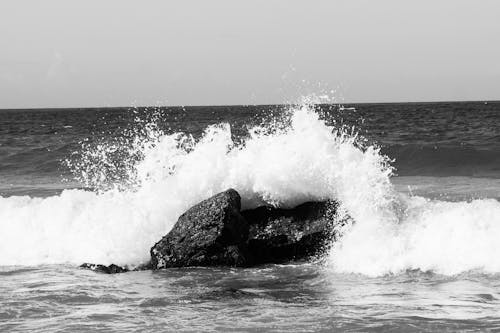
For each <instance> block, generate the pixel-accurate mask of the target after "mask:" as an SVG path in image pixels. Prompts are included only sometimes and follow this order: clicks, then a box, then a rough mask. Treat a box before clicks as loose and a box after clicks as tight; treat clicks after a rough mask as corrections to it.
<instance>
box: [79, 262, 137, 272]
mask: <svg viewBox="0 0 500 333" xmlns="http://www.w3.org/2000/svg"><path fill="white" fill-rule="evenodd" d="M80 268H85V269H90V270H92V271H94V272H98V273H105V274H116V273H125V272H128V271H129V270H128V269H127V268H126V267H122V266H118V265H115V264H111V265H109V266H105V265H99V264H89V263H84V264H82V265H80Z"/></svg>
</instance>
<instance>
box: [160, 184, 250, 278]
mask: <svg viewBox="0 0 500 333" xmlns="http://www.w3.org/2000/svg"><path fill="white" fill-rule="evenodd" d="M240 209H241V198H240V195H239V194H238V192H236V191H235V190H233V189H229V190H227V191H225V192H222V193H219V194H217V195H215V196H213V197H211V198H209V199H207V200H204V201H202V202H200V203H199V204H197V205H195V206H193V207H191V208H190V209H189V210H188V211H186V212H185V213H184V214H182V215H181V216H180V217H179V219H178V221H177V223H176V224H175V225H174V227H173V228H172V230H171V231H170V232H169V233H168V234H167V235H166V236H164V237H163V238H162V239H161V240H160V241H159V242H158V243H156V244H155V245H154V246H153V247H152V248H151V265H152V268H153V269H159V268H168V267H185V266H244V265H246V264H247V263H248V262H249V261H250V259H249V258H248V251H247V248H246V240H247V238H248V230H249V228H248V224H247V222H246V220H245V219H244V218H243V217H242V216H241V214H240Z"/></svg>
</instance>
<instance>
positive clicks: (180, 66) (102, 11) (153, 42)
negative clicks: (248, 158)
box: [0, 0, 500, 108]
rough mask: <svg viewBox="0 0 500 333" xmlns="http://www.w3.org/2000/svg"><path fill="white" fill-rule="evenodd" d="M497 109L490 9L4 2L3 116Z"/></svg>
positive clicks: (454, 0) (111, 0)
mask: <svg viewBox="0 0 500 333" xmlns="http://www.w3.org/2000/svg"><path fill="white" fill-rule="evenodd" d="M325 92H326V93H328V94H329V95H330V96H333V97H334V98H335V99H336V100H337V101H338V102H342V103H350V102H415V101H450V100H496V99H500V1H498V0H418V1H416V0H412V1H407V0H377V1H374V0H325V1H321V0H310V1H306V0H301V1H297V0H247V1H240V0H210V1H208V0H199V1H195V0H182V1H179V0H176V1H170V0H159V1H154V0H141V1H139V0H136V1H131V0H44V1H40V0H2V1H0V108H31V107H92V106H140V105H228V104H229V105H231V104H274V103H286V102H293V101H296V100H297V99H298V98H299V97H300V96H302V95H308V94H311V93H316V94H323V93H325Z"/></svg>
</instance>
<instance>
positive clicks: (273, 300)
mask: <svg viewBox="0 0 500 333" xmlns="http://www.w3.org/2000/svg"><path fill="white" fill-rule="evenodd" d="M492 104H494V103H491V104H488V105H486V106H485V105H484V104H480V103H448V104H446V103H444V104H443V105H441V107H440V108H439V109H434V108H432V107H430V108H429V105H428V104H415V105H413V104H412V105H410V106H409V107H408V108H406V109H405V105H393V108H392V109H389V110H382V111H381V110H380V108H381V107H382V106H378V105H375V106H372V107H373V109H369V108H368V109H363V108H362V107H359V109H356V110H338V109H327V110H324V109H321V107H318V109H314V108H315V107H311V106H303V107H301V108H298V109H295V110H294V111H293V112H292V113H291V118H289V119H288V120H287V119H284V120H285V121H284V120H283V118H280V117H277V115H279V113H280V112H281V111H282V110H281V109H280V110H275V109H272V110H266V109H258V108H252V107H250V108H245V109H238V108H236V109H232V110H230V112H227V109H226V108H221V109H217V108H216V109H211V108H201V109H200V110H198V111H199V112H198V113H196V112H194V111H193V110H190V111H182V110H178V112H173V113H161V112H160V113H157V114H154V113H147V114H146V113H141V112H140V111H139V112H135V113H134V112H133V110H132V111H127V110H121V111H116V112H115V111H113V112H111V113H106V112H102V113H101V112H97V113H90V114H87V113H85V114H83V113H79V112H75V111H71V110H67V111H57V112H55V111H49V112H45V113H37V112H31V113H29V114H26V113H25V114H23V113H22V112H21V113H2V112H0V123H1V124H2V125H6V124H8V126H2V127H1V128H2V131H3V132H2V134H3V135H2V137H1V138H0V180H1V181H2V182H3V183H2V184H1V186H0V191H1V193H2V197H1V198H0V221H1V222H2V223H1V224H0V228H2V230H1V232H0V235H2V236H0V237H2V238H1V241H0V264H1V266H0V276H2V279H3V281H4V284H3V285H2V287H1V292H0V293H1V294H2V295H3V296H2V297H1V298H0V305H2V307H1V308H2V309H5V310H1V311H0V318H1V319H2V321H3V322H2V323H0V329H5V330H12V331H16V330H17V331H26V330H30V328H31V329H32V328H34V327H37V328H39V329H40V330H42V331H44V330H45V331H53V330H57V329H61V330H64V329H67V330H78V329H81V330H85V329H107V328H111V326H109V322H113V323H114V324H113V325H116V324H117V323H120V325H122V326H121V327H122V328H123V329H124V330H126V329H132V328H133V327H135V328H136V327H137V325H141V327H143V328H144V329H146V330H158V329H159V328H160V327H169V329H171V330H183V329H184V330H189V329H191V330H192V329H195V330H196V329H197V328H199V329H204V330H205V329H206V330H231V328H232V326H231V325H233V324H234V317H235V316H239V318H240V319H241V320H240V321H241V326H240V327H241V328H242V329H245V328H246V329H249V330H252V329H253V330H258V329H267V330H273V329H274V330H286V329H291V328H292V327H294V328H297V327H302V328H304V329H308V328H311V327H312V328H314V329H316V330H322V329H323V330H326V329H331V328H332V327H333V328H338V329H343V330H344V329H345V330H353V331H357V330H368V329H379V330H389V329H393V330H408V331H413V330H414V331H420V330H433V329H434V330H435V329H444V328H447V327H454V328H456V329H485V328H494V327H498V325H499V324H500V318H499V317H498V316H497V315H496V313H497V312H498V311H497V310H498V308H499V307H500V303H499V301H498V300H499V299H500V285H499V283H498V281H500V280H498V274H499V272H500V265H497V264H496V261H495V259H494V258H496V257H497V254H498V253H500V248H499V247H498V246H497V245H496V244H497V241H496V239H497V238H498V237H497V236H498V235H500V232H499V231H498V230H499V229H498V228H499V227H500V222H499V221H497V220H498V217H499V216H500V214H498V213H499V212H500V202H499V197H500V196H499V192H500V184H499V183H498V182H499V179H500V171H499V170H497V169H496V167H495V165H496V164H495V163H496V161H497V160H496V159H495V158H497V157H495V156H497V150H496V149H498V147H499V142H500V137H499V136H498V134H496V133H497V131H496V130H497V129H498V125H497V124H498V122H496V120H498V119H500V109H499V108H500V104H499V105H496V106H495V105H492ZM485 107H486V109H485ZM311 108H312V109H311ZM313 109H314V110H313ZM6 115H7V116H6ZM2 117H3V118H2ZM285 118H286V117H285ZM35 124H36V126H34V125H35ZM213 124H219V125H216V126H212V127H211V125H213ZM221 124H222V125H221ZM224 124H226V125H224ZM262 124H268V125H272V126H267V127H266V126H261V125H262ZM42 125H44V126H42ZM352 126H355V127H356V129H357V130H358V137H356V136H355V133H353V132H352V131H349V129H350V128H352ZM334 129H340V130H341V131H339V132H335V131H334ZM178 132H183V133H185V134H187V135H181V134H175V133H178ZM363 137H364V138H363ZM402 146H405V147H406V148H407V147H408V146H410V147H413V148H411V149H402V150H400V151H399V153H397V154H399V155H398V156H394V155H392V156H391V155H389V159H392V158H395V159H396V161H394V162H388V161H387V160H386V158H384V157H383V152H384V151H387V150H389V151H390V150H391V149H392V151H394V150H395V149H396V150H397V149H399V148H400V147H402ZM379 147H381V151H382V155H381V154H380V152H379V150H378V149H379ZM415 147H417V148H418V149H415ZM422 147H423V148H422ZM432 147H437V148H438V149H437V152H436V154H429V152H428V151H427V148H429V149H430V148H432ZM464 147H465V154H458V156H454V154H455V153H456V152H463V151H464ZM450 149H451V150H452V153H451V154H448V155H446V154H442V153H441V151H449V150H450ZM470 149H472V150H473V151H480V152H486V155H484V154H483V153H480V154H483V155H480V156H483V157H481V158H478V159H477V160H474V159H473V160H474V161H472V162H474V163H471V156H476V155H474V154H476V153H475V152H473V154H472V155H471V154H470V151H471V150H470ZM422 151H423V152H424V154H423V155H419V154H421V153H422ZM430 152H432V149H431V150H430ZM397 154H396V155H397ZM455 155H456V154H455ZM450 156H451V157H450ZM448 157H450V158H448ZM65 160H69V162H71V163H72V164H71V163H70V164H69V167H71V166H72V167H73V169H71V168H69V169H71V170H72V172H73V174H72V173H71V172H70V170H69V169H68V164H66V166H64V163H63V164H61V162H62V161H65ZM124 161H125V162H126V163H123V162H124ZM436 161H438V162H439V163H438V164H437V165H436ZM386 163H391V164H392V165H394V166H395V167H396V168H397V170H396V171H395V173H396V174H397V176H393V175H391V171H390V170H389V168H390V167H389V164H386ZM418 163H419V164H418ZM417 164H418V165H417ZM75 174H76V175H77V176H78V178H77V179H76V180H73V178H71V176H72V175H75ZM485 174H487V175H490V177H484V175H485ZM63 178H67V179H70V180H71V181H70V182H67V183H59V182H60V181H61V179H63ZM56 180H57V181H56ZM10 184H12V185H10ZM60 184H64V186H67V187H68V188H67V189H65V190H64V191H63V192H60V190H61V188H60V187H59V186H60ZM113 184H120V186H119V187H113ZM9 186H10V187H9ZM16 186H17V187H16ZM232 186H235V187H236V188H237V190H238V191H239V192H240V193H241V194H242V197H243V199H244V200H243V201H244V203H243V204H244V206H245V207H255V206H257V205H259V204H261V203H262V202H266V203H270V204H275V205H285V206H293V205H296V204H298V203H301V202H303V201H305V200H310V199H316V200H318V199H325V198H330V197H335V198H336V199H338V200H341V201H342V202H343V204H344V207H345V209H346V210H347V212H349V213H354V214H353V215H354V217H355V219H356V220H357V221H359V223H358V226H359V227H355V229H352V230H347V233H346V235H348V237H346V239H345V242H343V243H342V247H338V248H334V249H333V251H332V253H331V255H330V256H328V257H327V258H325V259H324V261H323V262H322V263H307V262H299V263H290V264H287V265H267V266H261V267H257V268H252V269H232V268H210V269H208V268H206V269H201V268H193V269H174V270H167V271H165V272H132V273H125V274H121V275H120V276H123V277H109V276H107V275H106V276H103V275H99V274H96V273H94V272H86V271H84V270H81V269H78V268H76V266H77V265H79V264H81V263H83V262H96V263H103V264H107V263H112V262H114V263H117V264H128V263H136V262H140V261H141V260H142V259H143V258H144V257H145V256H147V249H149V247H150V246H151V244H153V243H154V242H156V241H157V240H158V239H159V238H160V237H161V236H163V235H164V234H165V233H166V232H168V230H169V228H170V227H171V224H172V223H173V222H175V220H176V219H177V217H178V215H179V214H181V213H182V212H183V211H185V210H186V209H187V208H189V207H190V206H192V205H193V204H195V203H196V202H199V201H201V200H202V199H204V198H207V197H208V196H210V195H211V194H214V193H215V192H217V191H220V190H223V189H224V188H227V187H232ZM74 188H77V189H74ZM90 189H92V190H90ZM9 193H10V194H9ZM19 195H27V196H19ZM28 196H31V197H32V198H30V197H28ZM145 249H146V250H145ZM12 265H16V266H12ZM20 265H21V266H20ZM297 325H298V326H297ZM112 328H114V329H117V326H113V327H112Z"/></svg>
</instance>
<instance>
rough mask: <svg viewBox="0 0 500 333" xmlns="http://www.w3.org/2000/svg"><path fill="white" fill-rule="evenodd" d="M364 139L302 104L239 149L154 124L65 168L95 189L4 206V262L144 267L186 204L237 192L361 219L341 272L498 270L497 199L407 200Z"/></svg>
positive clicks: (348, 233)
mask: <svg viewBox="0 0 500 333" xmlns="http://www.w3.org/2000/svg"><path fill="white" fill-rule="evenodd" d="M363 142H364V141H363V140H360V139H359V138H358V137H357V136H356V135H355V134H354V133H352V132H347V131H345V130H344V129H338V128H335V127H333V126H328V125H326V123H325V121H324V120H323V119H321V118H320V116H319V114H318V113H317V112H316V111H315V106H314V105H313V104H310V103H304V104H302V105H299V106H294V107H290V108H289V109H288V110H286V111H284V114H283V116H282V117H280V118H279V119H277V120H276V121H274V122H270V123H265V124H262V125H261V126H256V127H253V128H250V129H249V130H248V136H247V137H246V139H244V140H242V141H241V142H238V143H236V142H234V141H233V139H232V135H231V128H230V126H229V124H217V125H213V126H209V127H208V128H207V129H206V130H205V133H204V135H203V136H202V138H201V139H199V140H195V139H193V137H191V136H189V135H186V134H183V133H174V134H165V133H163V132H161V131H159V130H158V129H157V128H155V127H154V126H149V127H147V128H146V130H145V131H143V132H142V135H141V136H139V137H137V138H136V139H134V140H131V141H130V140H129V141H126V142H125V143H124V142H119V141H117V142H114V143H112V144H108V145H106V144H101V145H100V146H94V147H90V146H84V148H83V151H82V152H80V153H79V154H78V156H79V158H78V159H75V160H71V159H70V160H69V162H68V164H69V166H70V167H72V168H73V169H74V170H75V171H76V172H78V173H79V175H80V180H82V181H84V182H85V183H86V184H87V185H91V186H93V187H97V188H98V190H97V191H94V192H90V191H84V190H65V191H63V192H62V193H61V194H60V195H57V196H52V197H47V198H30V197H26V196H23V197H20V196H14V197H9V198H0V265H39V264H57V263H72V264H81V263H83V262H96V263H102V264H111V263H115V264H119V265H130V266H134V265H138V264H140V263H142V262H144V261H146V260H148V257H149V248H150V247H151V245H152V244H154V243H155V242H156V241H157V240H158V239H159V238H161V237H162V236H163V235H164V234H166V233H167V232H168V231H169V230H170V229H171V227H172V226H173V224H174V223H175V221H176V220H177V217H178V216H179V215H180V214H181V213H183V212H184V211H185V210H186V209H187V208H189V207H190V206H192V205H194V204H195V203H197V202H199V201H201V200H203V199H205V198H207V197H209V196H211V195H213V194H215V193H217V192H220V191H222V190H225V189H227V188H229V187H232V188H235V189H236V190H237V191H238V192H239V193H240V194H241V196H242V206H243V207H244V208H252V207H256V206H258V205H261V204H263V203H267V204H272V205H276V206H282V207H291V206H295V205H297V204H300V203H302V202H305V201H311V200H325V199H333V200H337V201H339V203H340V204H341V207H342V209H341V212H345V213H346V214H349V216H351V217H352V218H353V220H354V221H355V223H354V224H353V225H352V226H350V227H349V228H348V229H346V230H345V234H344V236H343V238H342V240H341V241H340V242H339V243H337V244H335V246H334V247H333V249H332V252H331V255H330V257H329V264H328V265H329V267H331V268H332V269H333V270H335V271H337V272H349V273H362V274H367V275H382V274H387V273H398V272H400V271H403V270H406V269H421V270H433V271H436V272H439V273H443V274H456V273H458V272H461V271H464V270H471V269H481V270H484V271H487V272H499V271H500V264H496V263H495V258H496V257H495V255H496V254H497V253H498V252H500V243H497V242H496V239H497V238H498V236H500V203H499V202H498V201H496V200H493V199H489V200H488V199H485V200H476V201H472V202H455V203H450V202H443V201H430V200H427V199H424V198H421V197H409V196H405V195H402V194H400V193H398V192H397V191H396V190H395V189H394V186H393V185H392V183H391V175H392V172H393V169H392V167H391V166H390V164H389V159H388V158H387V157H386V156H384V155H383V154H381V153H380V149H379V148H377V147H375V146H368V145H365V144H363ZM125 152H127V153H126V156H127V158H123V156H125V155H123V154H125ZM117 161H121V162H120V163H118V165H116V162H117ZM124 161H125V163H124ZM116 173H119V174H120V176H119V177H116ZM113 184H114V185H113ZM100 185H102V186H101V187H99V186H100Z"/></svg>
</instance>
